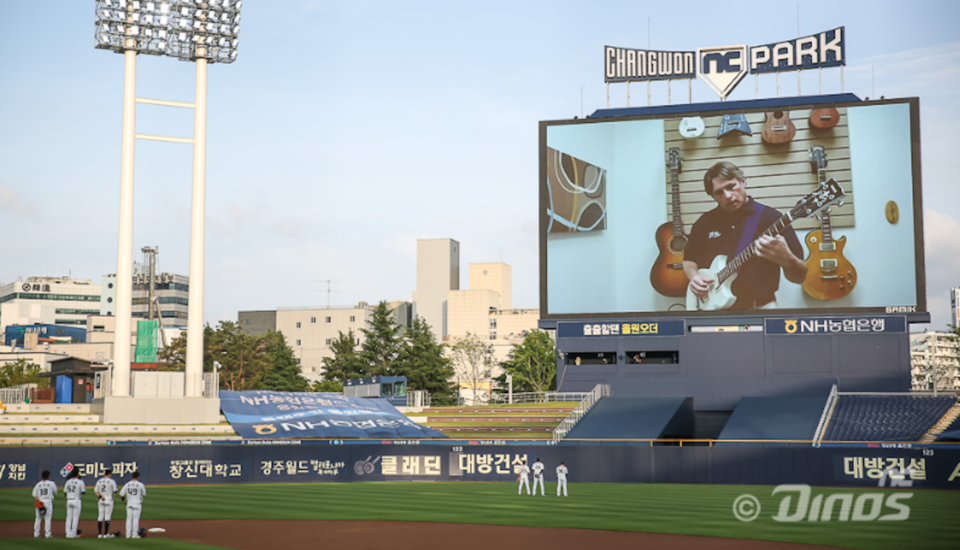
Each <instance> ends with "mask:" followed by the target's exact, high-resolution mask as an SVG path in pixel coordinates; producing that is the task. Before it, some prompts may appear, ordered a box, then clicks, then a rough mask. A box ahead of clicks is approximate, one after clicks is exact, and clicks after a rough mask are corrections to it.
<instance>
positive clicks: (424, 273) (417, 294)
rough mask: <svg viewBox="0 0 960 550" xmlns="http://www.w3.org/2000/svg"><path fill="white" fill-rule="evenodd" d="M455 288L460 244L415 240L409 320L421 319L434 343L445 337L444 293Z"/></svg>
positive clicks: (458, 278) (445, 312) (445, 297)
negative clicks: (415, 276)
mask: <svg viewBox="0 0 960 550" xmlns="http://www.w3.org/2000/svg"><path fill="white" fill-rule="evenodd" d="M459 288H460V243H458V242H457V241H455V240H453V239H418V240H417V289H416V291H414V293H413V316H414V317H416V316H420V317H423V319H424V321H426V322H427V324H429V325H430V328H431V329H433V334H434V336H436V337H437V341H438V342H439V341H443V340H444V337H446V336H447V319H448V311H447V305H448V304H447V298H448V293H449V292H450V291H451V290H458V289H459Z"/></svg>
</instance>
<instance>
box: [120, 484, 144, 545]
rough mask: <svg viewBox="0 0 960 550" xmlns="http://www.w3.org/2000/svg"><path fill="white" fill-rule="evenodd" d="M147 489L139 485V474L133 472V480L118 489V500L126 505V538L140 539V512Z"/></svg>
mask: <svg viewBox="0 0 960 550" xmlns="http://www.w3.org/2000/svg"><path fill="white" fill-rule="evenodd" d="M146 495H147V488H146V487H144V486H143V483H140V472H133V479H131V480H130V481H128V482H126V483H125V484H124V485H123V488H122V489H120V498H122V499H123V501H124V502H126V503H127V538H128V539H138V538H140V534H139V533H138V531H140V511H141V510H142V509H143V497H145V496H146Z"/></svg>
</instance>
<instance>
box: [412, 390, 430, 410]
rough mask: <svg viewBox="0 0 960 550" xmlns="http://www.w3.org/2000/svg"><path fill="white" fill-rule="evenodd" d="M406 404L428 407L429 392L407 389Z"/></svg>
mask: <svg viewBox="0 0 960 550" xmlns="http://www.w3.org/2000/svg"><path fill="white" fill-rule="evenodd" d="M407 406H408V407H429V406H430V392H428V391H427V390H412V391H407Z"/></svg>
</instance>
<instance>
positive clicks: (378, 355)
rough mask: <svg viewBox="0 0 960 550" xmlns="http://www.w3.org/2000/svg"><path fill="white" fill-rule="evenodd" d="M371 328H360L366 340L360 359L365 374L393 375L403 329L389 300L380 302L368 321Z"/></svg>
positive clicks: (401, 342)
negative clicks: (388, 303)
mask: <svg viewBox="0 0 960 550" xmlns="http://www.w3.org/2000/svg"><path fill="white" fill-rule="evenodd" d="M367 324H368V325H369V328H362V329H360V331H361V332H363V336H364V340H363V344H362V345H361V347H360V361H361V362H362V363H363V374H364V376H393V374H394V373H395V372H396V371H397V367H398V364H397V358H398V356H399V355H400V350H401V348H402V346H403V339H402V336H401V331H402V330H403V329H402V328H401V327H400V326H399V325H398V324H397V322H396V321H395V320H394V318H393V312H392V311H390V308H389V307H388V306H387V302H380V303H379V304H377V306H376V307H375V308H373V313H372V314H371V317H370V320H369V321H367Z"/></svg>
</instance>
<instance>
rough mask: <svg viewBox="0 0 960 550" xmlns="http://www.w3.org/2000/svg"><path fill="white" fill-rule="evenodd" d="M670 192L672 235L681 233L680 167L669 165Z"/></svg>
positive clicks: (677, 235)
mask: <svg viewBox="0 0 960 550" xmlns="http://www.w3.org/2000/svg"><path fill="white" fill-rule="evenodd" d="M670 193H671V201H672V202H673V236H674V237H680V236H682V235H683V218H682V217H681V216H680V169H679V168H678V167H673V166H672V167H670Z"/></svg>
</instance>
